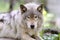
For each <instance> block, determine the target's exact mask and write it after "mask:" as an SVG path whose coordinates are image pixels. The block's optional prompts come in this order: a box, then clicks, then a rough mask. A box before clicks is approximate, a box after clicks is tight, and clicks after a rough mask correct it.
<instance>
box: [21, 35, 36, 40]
mask: <svg viewBox="0 0 60 40" xmlns="http://www.w3.org/2000/svg"><path fill="white" fill-rule="evenodd" d="M21 40H36V39H34V38H32V37H30V36H29V35H27V34H23V35H22V36H21Z"/></svg>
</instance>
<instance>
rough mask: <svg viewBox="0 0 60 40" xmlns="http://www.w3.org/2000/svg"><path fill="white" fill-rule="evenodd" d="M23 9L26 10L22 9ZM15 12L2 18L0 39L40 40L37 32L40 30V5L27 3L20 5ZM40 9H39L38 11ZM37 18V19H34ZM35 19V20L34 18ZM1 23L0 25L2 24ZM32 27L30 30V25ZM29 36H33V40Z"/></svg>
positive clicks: (41, 16)
mask: <svg viewBox="0 0 60 40" xmlns="http://www.w3.org/2000/svg"><path fill="white" fill-rule="evenodd" d="M21 6H22V7H23V8H26V10H25V9H23V8H22V7H21ZM21 6H20V9H19V10H17V11H12V12H11V13H10V14H9V16H7V14H6V16H4V15H3V16H4V20H5V19H6V18H7V19H6V21H7V23H6V21H4V22H2V23H3V26H2V27H3V28H2V27H1V30H0V38H1V37H10V38H18V39H20V38H21V40H40V37H39V32H40V31H39V30H41V29H42V23H43V15H42V7H41V4H35V3H28V4H25V5H21ZM39 8H40V9H39ZM36 16H37V17H36ZM35 17H36V18H35ZM2 23H1V24H2ZM32 24H33V25H34V28H33V29H31V27H30V25H32ZM31 36H34V37H35V38H39V39H34V38H32V37H31Z"/></svg>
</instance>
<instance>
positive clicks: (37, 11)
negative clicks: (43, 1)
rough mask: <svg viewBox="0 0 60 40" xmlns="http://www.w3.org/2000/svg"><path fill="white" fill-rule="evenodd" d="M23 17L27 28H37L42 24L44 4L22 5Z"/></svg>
mask: <svg viewBox="0 0 60 40" xmlns="http://www.w3.org/2000/svg"><path fill="white" fill-rule="evenodd" d="M20 8H21V13H22V17H23V20H24V23H25V24H26V26H27V28H30V29H35V28H38V27H40V26H41V24H42V5H37V4H28V5H27V4H26V5H20Z"/></svg>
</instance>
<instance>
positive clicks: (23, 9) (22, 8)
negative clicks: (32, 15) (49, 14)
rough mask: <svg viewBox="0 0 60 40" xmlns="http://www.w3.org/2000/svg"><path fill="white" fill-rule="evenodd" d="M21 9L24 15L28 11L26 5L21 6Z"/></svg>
mask: <svg viewBox="0 0 60 40" xmlns="http://www.w3.org/2000/svg"><path fill="white" fill-rule="evenodd" d="M20 9H21V12H22V13H24V12H26V11H27V8H26V7H25V6H24V5H20Z"/></svg>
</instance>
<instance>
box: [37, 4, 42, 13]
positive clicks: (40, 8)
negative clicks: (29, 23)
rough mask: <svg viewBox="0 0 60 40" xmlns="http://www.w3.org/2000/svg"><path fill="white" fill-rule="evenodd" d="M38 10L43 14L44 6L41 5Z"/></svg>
mask: <svg viewBox="0 0 60 40" xmlns="http://www.w3.org/2000/svg"><path fill="white" fill-rule="evenodd" d="M37 10H38V11H39V12H41V13H42V10H43V4H41V5H40V6H38V8H37Z"/></svg>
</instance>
